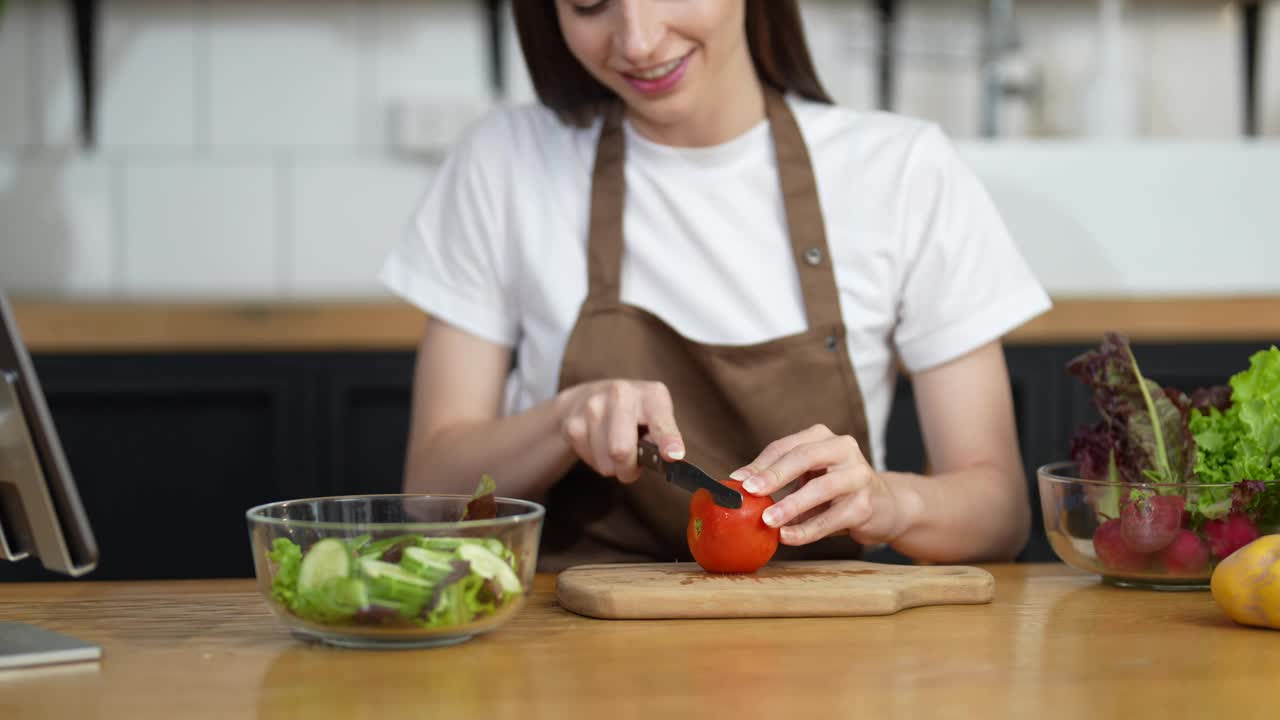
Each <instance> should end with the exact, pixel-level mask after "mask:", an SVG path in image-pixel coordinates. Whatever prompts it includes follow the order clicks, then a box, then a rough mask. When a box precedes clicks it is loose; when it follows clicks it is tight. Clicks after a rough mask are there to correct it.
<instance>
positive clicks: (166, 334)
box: [13, 295, 1280, 353]
mask: <svg viewBox="0 0 1280 720" xmlns="http://www.w3.org/2000/svg"><path fill="white" fill-rule="evenodd" d="M13 304H14V311H15V314H16V315H17V319H18V326H19V328H20V330H21V332H22V334H23V337H24V339H25V341H26V343H27V345H28V347H30V349H31V350H32V351H33V352H38V353H63V352H65V353H88V352H183V351H188V352H189V351H228V352H235V351H325V350H328V351H357V350H412V349H413V348H415V347H416V346H417V343H418V339H419V336H420V333H421V331H422V325H423V316H422V313H421V312H420V311H419V310H418V309H416V308H414V307H411V306H409V305H406V304H403V303H398V302H394V301H385V302H384V301H371V302H310V301H299V302H285V301H268V302H259V303H255V302H208V303H200V302H185V303H152V302H120V301H111V302H88V301H40V300H22V299H17V300H15V301H14V303H13ZM1108 330H1116V331H1119V332H1123V333H1126V334H1128V335H1129V337H1130V338H1132V339H1133V340H1135V341H1144V342H1157V341H1169V342H1176V341H1232V340H1243V341H1272V342H1273V341H1275V339H1280V295H1276V296H1257V297H1178V298H1140V299H1136V298H1090V299H1077V298H1064V299H1057V300H1055V302H1054V307H1053V309H1052V310H1050V311H1049V312H1047V313H1045V314H1044V315H1041V316H1040V317H1037V318H1035V319H1033V320H1032V321H1031V322H1029V323H1027V324H1026V325H1023V326H1022V327H1020V328H1018V329H1017V330H1015V331H1013V332H1012V333H1010V334H1009V335H1008V336H1007V337H1006V339H1005V340H1006V342H1007V343H1009V344H1011V345H1017V344H1038V343H1046V344H1047V343H1076V342H1080V343H1093V342H1096V341H1098V340H1099V339H1100V338H1101V336H1102V333H1103V332H1106V331H1108Z"/></svg>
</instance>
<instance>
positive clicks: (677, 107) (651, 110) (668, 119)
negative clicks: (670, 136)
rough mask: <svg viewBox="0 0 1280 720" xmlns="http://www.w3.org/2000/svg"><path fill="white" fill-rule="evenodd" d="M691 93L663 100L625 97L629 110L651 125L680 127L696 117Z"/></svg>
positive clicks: (632, 96) (633, 96) (671, 96)
mask: <svg viewBox="0 0 1280 720" xmlns="http://www.w3.org/2000/svg"><path fill="white" fill-rule="evenodd" d="M689 95H690V94H689V93H686V92H680V93H676V94H673V95H668V96H666V97H661V98H647V97H643V96H641V97H636V96H635V95H634V94H633V95H630V96H626V95H624V96H623V99H624V100H625V102H626V104H627V109H628V110H629V111H630V112H632V113H634V114H636V115H639V116H640V117H641V118H643V119H644V121H645V122H647V123H649V124H650V125H658V126H661V127H673V126H679V125H682V124H684V123H687V122H690V121H691V120H692V118H693V116H694V103H693V102H692V98H691V97H690V96H689Z"/></svg>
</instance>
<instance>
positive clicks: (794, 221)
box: [587, 87, 842, 334]
mask: <svg viewBox="0 0 1280 720" xmlns="http://www.w3.org/2000/svg"><path fill="white" fill-rule="evenodd" d="M764 96H765V114H766V116H767V118H768V120H769V133H770V135H771V136H772V138H773V147H774V156H775V158H776V161H777V165H778V177H779V183H780V185H781V188H782V202H783V207H784V209H785V211H786V218H787V229H788V234H789V236H790V239H791V251H792V258H793V260H794V261H795V265H796V268H797V270H798V272H799V276H800V289H801V292H802V293H803V296H804V306H805V318H806V320H807V321H808V325H809V328H810V329H811V330H813V329H819V330H822V331H824V332H828V333H837V334H838V333H839V332H840V328H841V326H842V321H841V316H840V303H839V294H838V291H837V290H836V282H835V274H834V272H833V270H832V266H831V258H830V252H829V250H828V247H827V235H826V227H825V222H824V220H823V215H822V206H821V203H820V202H819V199H818V185H817V181H816V180H815V178H814V175H813V166H812V163H811V161H810V158H809V149H808V147H807V146H806V145H805V141H804V136H803V135H802V134H801V133H800V127H799V125H798V124H797V123H796V119H795V116H794V115H793V114H792V112H791V108H790V107H789V106H788V105H787V102H786V99H785V98H783V96H782V95H781V94H780V93H778V92H777V91H776V90H774V89H772V88H769V87H766V88H765V93H764ZM622 120H623V106H622V104H621V103H613V104H611V105H610V106H609V108H608V109H607V110H606V112H605V116H604V119H603V121H602V123H601V128H600V137H599V140H598V141H597V143H596V158H595V165H594V168H593V169H592V176H591V215H590V221H589V225H588V233H589V234H588V237H587V273H588V280H589V283H590V285H589V289H588V298H589V299H591V300H593V301H596V302H598V303H607V304H617V303H618V302H620V297H621V276H622V256H623V250H624V248H625V243H624V242H623V233H622V228H623V206H624V201H625V198H626V172H625V171H626V137H625V135H624V134H623V129H622Z"/></svg>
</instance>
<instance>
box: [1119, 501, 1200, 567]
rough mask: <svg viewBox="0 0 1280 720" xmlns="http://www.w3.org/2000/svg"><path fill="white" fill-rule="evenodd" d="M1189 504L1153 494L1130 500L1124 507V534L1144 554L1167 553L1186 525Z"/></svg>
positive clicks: (1126, 540)
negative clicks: (1186, 509)
mask: <svg viewBox="0 0 1280 720" xmlns="http://www.w3.org/2000/svg"><path fill="white" fill-rule="evenodd" d="M1185 505H1186V501H1185V500H1183V499H1182V497H1180V496H1177V495H1153V496H1151V497H1143V498H1139V499H1137V500H1130V501H1129V502H1126V503H1125V504H1124V505H1123V506H1122V507H1121V508H1120V532H1121V535H1123V537H1124V541H1125V542H1126V543H1128V545H1129V547H1130V548H1132V549H1134V550H1136V551H1137V552H1140V553H1153V552H1156V551H1158V550H1163V549H1164V548H1165V546H1166V545H1168V544H1169V543H1171V542H1173V538H1174V536H1175V535H1177V534H1178V528H1179V527H1180V526H1181V525H1182V509H1183V507H1184V506H1185Z"/></svg>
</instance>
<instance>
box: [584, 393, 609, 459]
mask: <svg viewBox="0 0 1280 720" xmlns="http://www.w3.org/2000/svg"><path fill="white" fill-rule="evenodd" d="M606 404H607V403H606V400H605V396H604V395H603V394H595V395H592V396H591V397H590V398H587V403H586V416H587V434H588V436H589V437H590V445H591V460H590V462H589V464H590V465H591V466H592V467H593V468H595V469H596V472H598V473H600V474H601V475H604V476H605V477H612V476H613V458H611V457H610V456H609V428H608V425H607V424H606V422H607V419H608V409H607V408H606Z"/></svg>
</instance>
